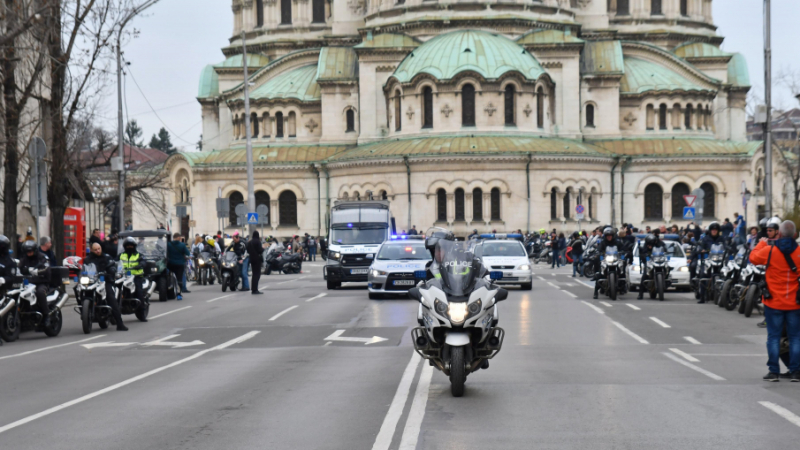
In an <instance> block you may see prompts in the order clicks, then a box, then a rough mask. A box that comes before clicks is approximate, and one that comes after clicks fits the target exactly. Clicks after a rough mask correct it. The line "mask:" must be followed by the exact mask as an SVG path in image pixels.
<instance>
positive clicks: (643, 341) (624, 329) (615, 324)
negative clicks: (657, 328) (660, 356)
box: [611, 320, 649, 344]
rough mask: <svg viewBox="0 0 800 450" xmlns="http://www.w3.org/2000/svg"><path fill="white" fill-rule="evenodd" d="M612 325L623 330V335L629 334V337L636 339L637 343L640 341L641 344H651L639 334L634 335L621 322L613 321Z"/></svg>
mask: <svg viewBox="0 0 800 450" xmlns="http://www.w3.org/2000/svg"><path fill="white" fill-rule="evenodd" d="M611 323H613V324H614V326H615V327H617V328H619V329H620V330H622V332H623V333H625V334H627V335H628V336H630V337H632V338H634V339H636V341H638V342H639V343H640V344H649V342H647V340H646V339H644V338H643V337H641V336H639V335H638V334H636V333H634V332H633V331H631V330H629V329H627V328H625V326H624V325H622V324H621V323H619V322H616V321H613V320H612V321H611Z"/></svg>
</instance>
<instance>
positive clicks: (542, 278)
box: [536, 276, 547, 281]
mask: <svg viewBox="0 0 800 450" xmlns="http://www.w3.org/2000/svg"><path fill="white" fill-rule="evenodd" d="M536 278H538V279H540V280H542V281H547V280H545V279H544V277H539V276H537V277H536Z"/></svg>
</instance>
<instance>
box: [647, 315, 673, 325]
mask: <svg viewBox="0 0 800 450" xmlns="http://www.w3.org/2000/svg"><path fill="white" fill-rule="evenodd" d="M650 320H652V321H653V322H655V323H657V324H659V325H661V327H662V328H672V327H671V326H669V324H667V323H666V322H664V321H663V320H661V319H658V318H656V317H651V318H650Z"/></svg>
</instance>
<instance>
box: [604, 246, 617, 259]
mask: <svg viewBox="0 0 800 450" xmlns="http://www.w3.org/2000/svg"><path fill="white" fill-rule="evenodd" d="M609 256H619V250H617V247H606V257H609Z"/></svg>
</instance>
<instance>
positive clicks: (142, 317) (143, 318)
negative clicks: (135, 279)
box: [135, 304, 150, 322]
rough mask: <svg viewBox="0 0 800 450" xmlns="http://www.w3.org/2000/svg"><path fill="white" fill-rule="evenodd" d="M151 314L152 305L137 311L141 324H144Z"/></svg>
mask: <svg viewBox="0 0 800 450" xmlns="http://www.w3.org/2000/svg"><path fill="white" fill-rule="evenodd" d="M149 313H150V305H149V304H148V305H147V306H144V307H141V308H139V309H137V310H136V313H135V314H136V318H137V319H139V321H140V322H144V321H146V320H147V315H148V314H149Z"/></svg>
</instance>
